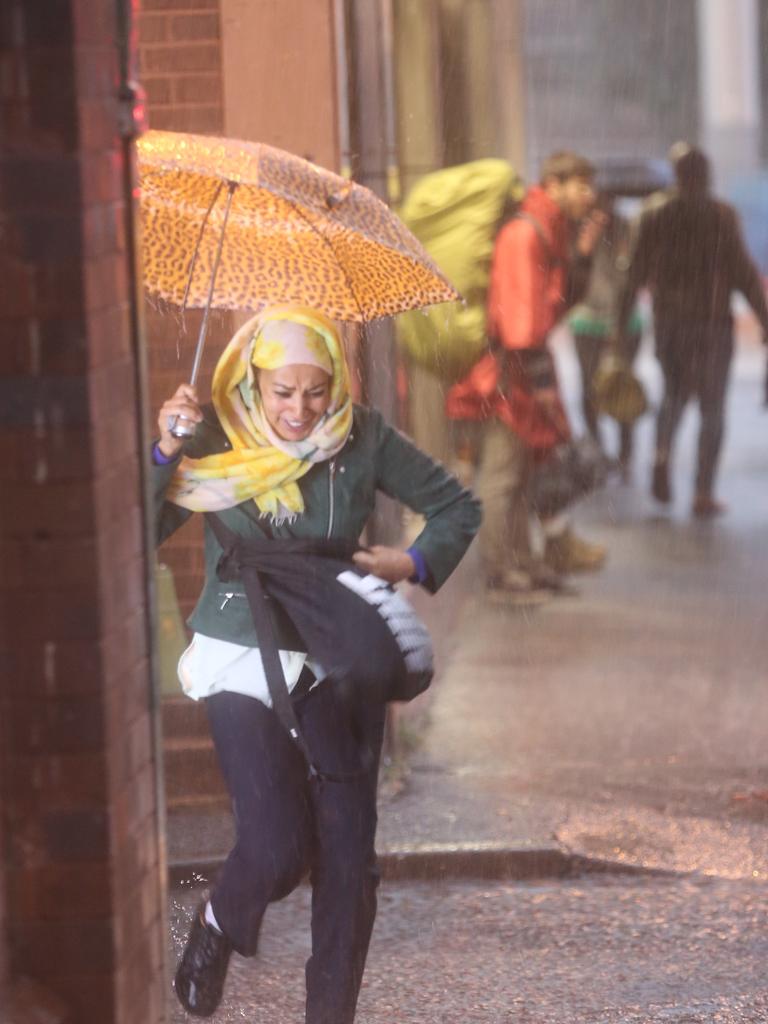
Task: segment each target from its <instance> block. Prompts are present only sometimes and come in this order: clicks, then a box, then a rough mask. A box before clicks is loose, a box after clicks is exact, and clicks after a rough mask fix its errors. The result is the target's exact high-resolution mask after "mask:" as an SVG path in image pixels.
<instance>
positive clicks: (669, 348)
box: [656, 321, 733, 497]
mask: <svg viewBox="0 0 768 1024" xmlns="http://www.w3.org/2000/svg"><path fill="white" fill-rule="evenodd" d="M656 354H657V356H658V359H659V362H660V363H661V368H662V371H663V373H664V398H663V400H662V403H661V408H660V409H659V415H658V419H657V422H656V459H657V461H659V462H664V461H668V460H669V459H670V457H671V453H672V447H673V444H674V439H675V435H676V433H677V428H678V426H679V424H680V418H681V416H682V414H683V411H684V409H685V407H686V405H687V404H688V402H689V401H690V400H691V399H692V398H695V399H698V403H699V411H700V413H701V425H700V427H699V445H698V458H697V470H696V481H695V488H696V494H697V495H698V496H700V497H711V496H712V492H713V489H714V482H715V474H716V472H717V466H718V462H719V459H720V449H721V447H722V443H723V434H724V427H725V398H726V392H727V390H728V379H729V375H730V367H731V360H732V358H733V325H732V324H731V323H730V322H725V323H715V324H711V323H674V322H658V321H657V324H656Z"/></svg>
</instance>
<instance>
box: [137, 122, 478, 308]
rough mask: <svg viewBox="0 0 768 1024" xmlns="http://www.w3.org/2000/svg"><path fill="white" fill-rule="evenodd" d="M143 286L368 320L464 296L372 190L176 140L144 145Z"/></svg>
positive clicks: (313, 170) (248, 152)
mask: <svg viewBox="0 0 768 1024" xmlns="http://www.w3.org/2000/svg"><path fill="white" fill-rule="evenodd" d="M138 167H139V183H140V190H141V217H142V237H143V242H142V253H143V271H144V281H145V284H146V287H147V289H148V290H149V292H150V293H152V294H154V295H156V296H158V297H159V298H161V299H163V300H165V301H167V302H170V303H174V304H176V305H179V306H189V307H203V306H206V305H207V302H208V292H209V286H210V284H211V279H212V272H213V268H214V265H215V259H216V251H217V248H218V244H219V240H220V238H221V229H222V223H223V219H224V211H225V208H226V206H227V203H226V200H227V196H228V193H229V192H230V191H231V192H232V196H231V203H230V204H229V210H228V219H227V220H226V231H225V237H224V242H223V245H222V248H221V261H220V264H219V266H218V270H217V272H216V274H215V286H214V290H213V296H212V302H211V305H212V306H213V307H215V308H218V309H245V310H258V309H260V308H261V307H262V306H264V305H272V304H277V303H280V304H282V303H291V304H294V303H295V304H299V305H302V306H309V307H311V308H313V309H318V310H320V311H322V312H323V313H325V314H326V315H327V316H329V317H331V318H333V319H334V320H352V321H366V320H374V319H376V318H378V317H383V316H391V315H393V314H395V313H400V312H403V311H404V310H407V309H414V308H418V307H420V306H427V305H431V304H433V303H437V302H446V301H450V300H453V299H457V298H459V296H458V294H457V292H456V291H455V289H454V288H453V287H452V286H451V285H450V283H449V282H448V281H447V280H446V278H445V277H443V275H442V274H441V273H440V271H439V270H438V269H437V267H436V266H435V264H434V263H432V261H431V260H430V258H429V256H428V255H427V254H426V252H425V251H424V249H423V248H422V247H421V245H420V244H419V242H418V241H417V240H416V239H415V238H414V236H413V235H412V234H411V233H410V231H409V230H408V229H407V228H406V227H405V226H404V225H403V224H402V223H401V221H400V220H399V219H398V218H397V217H396V216H395V214H394V213H393V212H392V211H391V210H390V209H389V208H388V207H387V206H386V205H385V204H384V203H383V202H382V201H381V200H380V199H379V198H378V197H377V196H376V195H374V193H373V192H371V191H370V190H369V189H367V188H364V187H363V186H361V185H357V184H355V183H353V182H351V181H348V180H347V179H346V178H341V177H339V176H338V175H336V174H333V173H331V172H330V171H327V170H324V169H323V168H321V167H317V166H315V165H314V164H312V163H310V162H309V161H307V160H302V159H301V158H300V157H297V156H293V155H292V154H290V153H286V152H283V151H282V150H279V149H274V148H272V147H270V146H266V145H262V144H260V143H251V142H242V141H239V140H235V139H222V138H214V137H209V136H202V135H185V134H180V133H177V132H161V131H150V132H147V133H146V134H145V135H144V136H143V137H142V138H141V139H139V142H138Z"/></svg>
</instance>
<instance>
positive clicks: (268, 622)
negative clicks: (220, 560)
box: [205, 512, 362, 782]
mask: <svg viewBox="0 0 768 1024" xmlns="http://www.w3.org/2000/svg"><path fill="white" fill-rule="evenodd" d="M205 518H206V520H207V522H208V525H209V526H210V527H211V529H212V530H213V533H214V536H215V537H216V540H217V541H218V542H219V545H220V547H221V549H222V550H223V552H224V559H226V560H227V561H228V562H229V564H230V566H232V567H236V568H237V571H238V572H239V574H240V578H241V579H242V581H243V586H244V588H245V594H246V597H247V598H248V605H249V607H250V609H251V615H252V616H253V624H254V626H255V628H256V635H257V637H258V639H259V652H260V654H261V660H262V664H263V665H264V675H265V676H266V677H267V688H268V690H269V696H270V697H271V698H272V710H273V711H274V712H275V714H276V715H277V717H278V719H279V720H280V724H281V725H282V726H283V728H284V729H285V730H286V731H287V732H288V735H289V736H290V737H291V739H292V740H293V741H294V742H295V743H296V745H297V747H298V748H299V750H300V751H301V753H302V755H303V757H304V760H305V761H306V762H307V767H308V769H309V777H310V779H313V778H314V779H326V780H328V781H329V782H346V781H347V780H348V779H350V778H354V777H356V775H357V774H362V772H360V773H351V774H349V775H338V774H333V773H331V772H322V771H320V769H319V768H318V767H317V765H316V764H315V763H314V761H313V759H312V754H311V752H310V749H309V747H308V746H307V742H306V740H305V739H304V736H303V734H302V732H301V728H300V726H299V720H298V719H297V717H296V712H295V711H294V708H293V702H292V701H291V695H290V691H289V689H288V683H287V682H286V680H285V672H283V663H282V662H281V661H280V649H279V647H278V643H277V637H276V635H275V627H274V624H273V622H272V616H271V615H270V613H269V608H268V607H267V601H266V596H265V594H264V587H263V585H262V582H261V577H260V575H259V571H258V569H256V568H255V566H253V565H248V564H247V560H245V559H243V558H240V557H239V556H238V551H237V548H238V545H239V544H241V543H243V541H242V538H240V537H238V535H237V534H236V533H234V532H233V531H232V530H230V529H229V527H228V526H226V524H225V523H223V522H222V521H221V519H220V518H219V517H218V516H217V515H216V513H215V512H206V513H205Z"/></svg>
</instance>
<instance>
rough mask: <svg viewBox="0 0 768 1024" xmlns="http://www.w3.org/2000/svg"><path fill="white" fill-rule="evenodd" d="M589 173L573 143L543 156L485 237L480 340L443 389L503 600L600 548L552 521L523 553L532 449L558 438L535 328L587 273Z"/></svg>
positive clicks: (556, 582) (545, 586) (549, 322)
mask: <svg viewBox="0 0 768 1024" xmlns="http://www.w3.org/2000/svg"><path fill="white" fill-rule="evenodd" d="M593 179H594V168H593V166H592V164H590V163H589V161H588V160H586V159H585V158H584V157H581V156H579V155H577V154H575V153H570V152H560V153H555V154H553V155H552V156H551V157H549V158H548V159H547V160H546V161H545V163H544V165H543V167H542V171H541V177H540V184H539V185H537V186H534V187H532V188H531V189H529V190H528V192H527V193H526V196H525V198H524V199H523V201H522V203H521V205H520V208H519V209H518V210H517V211H516V212H515V214H514V216H512V217H511V218H510V219H509V220H507V222H506V223H505V224H504V225H503V226H502V228H501V230H500V231H499V233H498V236H497V239H496V245H495V249H494V255H493V264H492V268H491V280H490V286H489V291H488V334H489V340H490V346H489V351H488V352H487V353H486V354H485V355H484V356H483V357H482V358H481V359H480V360H479V362H477V363H476V364H475V366H474V367H473V368H472V370H471V371H470V373H469V374H468V375H467V377H465V378H464V380H462V381H460V382H459V383H458V384H457V385H455V386H454V387H453V388H452V389H451V391H450V393H449V395H448V399H447V412H448V415H449V417H450V418H451V419H453V420H460V421H464V423H465V426H466V428H467V429H466V430H465V431H464V434H465V436H466V435H467V434H468V435H469V438H470V444H471V446H472V448H473V449H474V453H475V458H476V461H477V463H478V479H477V486H476V490H477V493H478V496H479V497H480V498H481V500H482V502H483V507H484V519H483V526H482V528H481V530H480V545H481V553H482V558H483V562H484V565H485V571H486V582H487V586H488V589H489V592H490V593H491V595H492V596H494V597H501V598H502V599H503V600H508V599H512V600H514V601H515V602H519V603H538V602H539V601H542V600H545V599H546V598H547V596H549V595H550V594H551V593H553V592H556V591H558V590H562V589H564V588H563V582H562V579H561V575H560V574H561V573H563V572H569V571H577V570H583V569H593V568H597V567H599V565H601V564H602V562H603V561H604V559H605V554H606V552H605V549H604V548H602V547H601V546H599V545H591V544H587V543H586V542H585V541H583V540H581V539H579V538H578V537H576V535H575V534H574V533H573V531H572V530H571V529H570V528H568V527H567V526H565V527H564V528H563V524H562V523H561V524H558V525H559V527H560V528H559V529H558V530H554V529H553V530H550V531H546V530H545V532H547V534H548V535H547V543H546V547H545V552H544V557H543V559H542V558H540V557H537V556H536V555H534V553H533V552H532V547H531V539H530V514H531V508H530V503H529V499H528V492H529V485H530V480H531V473H532V470H533V468H534V465H535V462H536V460H537V459H541V458H544V457H546V456H547V455H548V454H549V453H550V452H551V451H552V449H553V448H554V447H555V446H556V445H557V444H559V443H560V442H561V441H564V440H567V439H568V438H569V437H570V430H569V426H568V420H567V417H566V414H565V410H564V408H563V405H562V402H561V400H560V395H559V392H558V388H557V379H556V375H555V367H554V361H553V358H552V355H551V353H550V351H549V348H548V347H547V338H548V337H549V334H550V332H551V331H552V329H553V328H554V327H555V325H556V324H557V322H558V320H560V318H561V317H562V316H563V314H564V313H565V311H566V310H567V309H568V308H569V307H570V306H571V305H573V304H574V303H575V302H576V301H578V299H579V298H580V297H581V295H582V294H583V292H584V291H585V289H586V286H587V283H588V278H589V270H590V265H591V258H592V252H593V250H594V248H595V246H596V244H597V241H598V239H599V238H600V234H601V232H602V229H603V222H604V218H603V217H601V216H600V215H599V214H597V213H593V208H594V205H595V198H596V195H595V190H594V187H593ZM576 224H580V225H581V226H580V227H579V228H578V230H577V229H576V228H575V225H576Z"/></svg>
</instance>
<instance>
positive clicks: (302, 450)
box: [167, 306, 352, 520]
mask: <svg viewBox="0 0 768 1024" xmlns="http://www.w3.org/2000/svg"><path fill="white" fill-rule="evenodd" d="M295 363H307V364H309V365H313V366H319V367H321V369H324V370H325V371H326V372H327V373H330V374H331V378H332V379H331V400H330V404H329V406H328V409H327V411H326V413H325V415H324V416H323V418H322V419H321V420H320V422H319V423H318V424H317V426H316V427H315V429H314V430H313V431H312V433H311V434H310V435H309V437H307V438H305V439H304V440H303V441H286V440H284V439H283V438H281V437H279V436H278V435H277V434H276V433H275V432H274V430H273V429H272V427H271V426H270V425H269V423H268V422H267V419H266V416H265V415H264V411H263V408H262V402H261V395H260V394H259V390H258V382H257V374H258V370H259V369H278V368H280V367H282V366H289V365H293V364H295ZM211 392H212V399H213V405H214V408H215V409H216V413H217V414H218V417H219V421H220V423H221V426H222V428H223V429H224V432H225V433H226V435H227V438H228V440H229V442H230V444H231V445H232V449H231V450H230V451H226V452H220V453H219V454H216V455H207V456H205V458H202V459H189V458H183V459H182V460H181V463H180V465H179V468H178V469H177V471H176V474H175V476H174V478H173V480H172V481H171V484H170V487H169V489H168V493H167V498H168V500H169V501H172V502H174V503H175V504H176V505H181V506H182V507H183V508H188V509H192V510H193V511H194V512H217V511H220V510H221V509H225V508H232V506H234V505H239V504H240V503H241V502H243V501H247V500H248V499H249V498H252V499H253V500H254V501H255V502H256V504H257V506H258V508H259V511H260V512H261V514H262V515H265V516H270V517H271V518H272V519H275V520H282V519H286V518H291V517H293V516H296V515H299V514H301V513H302V512H303V511H304V501H303V499H302V496H301V491H300V490H299V487H298V485H297V483H296V481H297V480H299V479H300V478H301V477H302V476H304V474H305V473H307V472H308V471H309V470H310V469H311V468H312V466H313V465H314V464H315V463H316V462H323V461H324V460H326V459H330V458H333V456H334V455H335V454H336V453H337V452H338V451H340V449H341V448H342V447H343V446H344V444H345V443H346V440H347V438H348V437H349V432H350V430H351V429H352V398H351V396H350V392H349V373H348V370H347V363H346V359H345V358H344V350H343V348H342V344H341V339H340V337H339V333H338V330H337V329H336V327H335V326H334V324H333V323H332V321H330V320H328V319H327V318H326V317H325V316H323V314H322V313H318V312H316V311H315V310H312V309H304V308H302V307H299V306H274V307H272V308H270V309H267V310H264V311H263V312H262V313H259V314H258V315H257V316H255V317H252V318H251V319H250V320H249V321H248V322H247V323H246V324H244V325H243V326H242V327H241V328H240V330H239V331H238V332H237V333H236V334H235V335H234V337H233V338H232V340H231V341H230V342H229V344H228V345H227V347H226V348H225V350H224V352H223V353H222V355H221V358H220V359H219V362H218V363H217V365H216V370H215V372H214V375H213V384H212V388H211Z"/></svg>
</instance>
